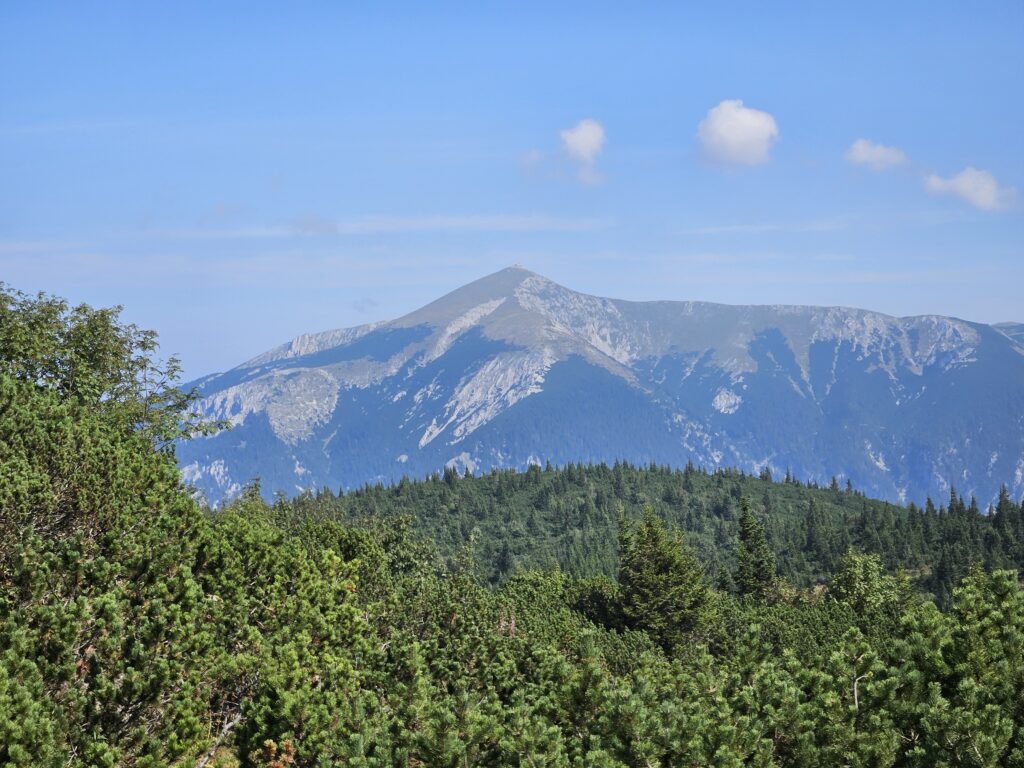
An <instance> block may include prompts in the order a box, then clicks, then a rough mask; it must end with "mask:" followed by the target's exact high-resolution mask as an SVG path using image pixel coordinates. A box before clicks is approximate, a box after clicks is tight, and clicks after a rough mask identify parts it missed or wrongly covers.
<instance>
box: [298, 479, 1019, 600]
mask: <svg viewBox="0 0 1024 768" xmlns="http://www.w3.org/2000/svg"><path fill="white" fill-rule="evenodd" d="M780 480H781V482H776V481H773V480H772V479H771V478H770V477H768V475H767V473H765V474H764V475H762V476H761V477H752V476H749V475H743V474H741V473H739V472H735V471H718V472H715V473H712V474H708V473H706V472H703V471H701V470H698V469H695V468H692V467H688V468H686V469H684V470H670V469H668V468H665V467H649V468H637V467H633V466H630V465H628V464H615V465H614V466H607V465H597V466H583V465H570V466H568V467H566V468H564V469H554V468H550V467H549V468H547V469H541V468H540V467H536V466H534V467H531V468H530V469H529V470H528V471H526V472H515V471H509V470H504V471H494V472H491V473H488V474H486V475H483V476H480V477H472V476H466V475H460V474H459V473H457V472H456V471H455V470H452V469H449V470H447V471H446V472H445V473H444V475H443V476H435V477H434V478H432V479H428V480H425V481H418V482H410V481H403V482H401V483H399V484H397V485H394V486H392V487H387V488H385V487H382V486H376V487H367V488H363V489H360V490H358V491H354V492H352V493H348V494H343V495H341V496H336V495H335V494H333V493H331V492H330V491H324V492H322V493H320V494H315V495H310V494H306V495H303V496H300V497H298V498H296V499H294V500H292V501H290V502H278V505H279V507H280V508H281V509H282V510H287V511H288V515H287V516H288V517H290V518H291V519H296V520H300V521H301V520H306V519H308V518H310V517H312V518H327V519H332V520H339V521H342V522H345V523H353V522H357V521H365V520H366V519H367V518H378V519H384V520H387V519H390V518H398V517H408V518H409V519H410V520H411V521H412V524H413V526H414V527H415V528H416V529H417V530H419V531H420V532H421V533H422V534H424V535H426V536H427V537H429V538H430V539H432V540H433V541H435V542H436V543H437V545H438V547H439V548H440V550H441V551H442V552H444V553H446V554H447V555H449V556H452V555H455V554H456V553H457V552H458V551H459V550H460V549H461V548H462V547H465V546H466V545H467V544H469V543H470V541H471V540H472V543H473V549H474V553H475V555H476V558H477V561H478V563H479V564H480V567H481V569H482V571H483V575H484V577H485V578H486V579H487V580H488V581H491V582H500V581H502V580H504V579H505V578H507V577H508V576H509V575H510V574H512V573H514V572H516V571H519V570H523V569H528V568H552V567H558V568H561V569H562V570H564V571H566V572H567V573H569V574H571V575H574V576H578V577H589V576H595V575H606V576H613V575H614V574H615V573H616V571H617V569H618V565H619V561H618V552H619V542H618V538H617V537H618V529H619V520H620V518H625V519H631V520H632V519H637V518H639V517H640V516H641V514H642V512H643V510H644V509H646V508H650V509H652V510H653V511H654V512H655V513H656V514H657V515H658V517H660V518H661V519H662V520H664V521H666V522H667V523H668V524H669V525H670V526H671V527H674V528H679V529H682V530H684V531H686V532H687V541H688V542H690V543H691V544H692V545H693V546H694V547H695V548H696V550H697V551H698V553H699V555H700V557H701V559H702V560H703V561H704V563H705V564H706V566H707V568H708V572H709V573H708V577H709V579H711V580H712V581H717V580H718V579H720V578H723V577H727V574H728V573H730V572H731V571H732V570H733V569H734V567H735V563H734V560H733V558H734V554H735V528H736V519H737V517H738V514H739V504H740V498H741V497H743V496H746V497H748V498H749V499H751V501H752V505H753V507H754V508H755V510H756V511H757V512H758V513H759V515H763V520H764V524H765V529H766V534H767V537H768V543H769V544H770V546H771V548H772V550H774V551H775V552H776V554H777V556H778V562H779V571H780V573H781V574H782V575H783V576H785V577H786V578H787V579H788V580H789V581H790V582H792V583H793V584H796V585H798V586H810V585H813V584H815V583H818V582H823V581H825V580H827V578H828V577H829V575H830V574H832V573H833V572H834V571H835V570H836V569H837V568H838V566H839V563H840V560H841V558H842V556H843V555H844V554H846V552H847V551H848V550H849V549H850V548H851V547H852V548H855V549H859V550H861V551H864V552H869V553H872V554H877V555H879V556H880V557H881V559H882V562H883V564H884V565H885V566H886V567H887V568H889V569H890V570H897V569H901V568H902V569H904V570H906V571H908V572H909V573H910V574H911V575H912V576H913V577H914V578H916V579H917V580H918V582H919V584H920V586H921V587H922V588H923V589H925V590H926V591H928V592H931V593H933V594H935V595H936V596H937V598H938V599H939V602H940V603H941V604H946V603H948V600H949V598H950V596H951V594H952V588H953V586H954V585H955V584H956V583H957V582H958V581H959V579H960V578H961V577H962V576H963V575H964V574H966V572H967V571H968V569H969V567H970V565H971V564H972V563H975V562H976V563H981V564H984V565H985V566H987V567H989V568H1021V567H1024V504H1022V505H1019V506H1018V505H1017V504H1016V503H1014V502H1012V501H1011V500H1010V498H1009V496H1008V495H1005V494H1003V495H1001V496H1000V501H999V504H998V505H997V506H996V507H995V508H993V509H992V510H982V509H980V508H979V507H978V506H976V505H974V504H972V503H970V502H965V500H964V499H963V498H962V497H960V496H959V495H956V496H953V497H952V498H947V499H941V500H936V502H935V503H934V504H931V503H929V504H927V505H925V507H924V508H918V507H916V506H914V505H910V506H909V507H900V506H896V505H893V504H890V503H888V502H885V501H878V500H874V499H869V498H866V497H865V496H863V495H862V494H861V493H858V492H856V491H854V490H853V489H851V488H846V487H840V486H839V485H838V484H837V485H836V486H834V487H824V488H818V487H813V486H808V485H805V484H802V483H799V482H796V481H792V480H786V479H782V478H780ZM985 511H988V512H991V514H989V515H985V514H983V512H985Z"/></svg>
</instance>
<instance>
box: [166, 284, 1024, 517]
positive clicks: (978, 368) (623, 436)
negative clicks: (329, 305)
mask: <svg viewBox="0 0 1024 768" xmlns="http://www.w3.org/2000/svg"><path fill="white" fill-rule="evenodd" d="M1011 335H1012V333H1008V332H1007V330H1006V328H1005V327H1003V328H1001V329H996V328H994V327H992V326H988V325H983V324H979V323H970V322H965V321H962V320H957V319H953V318H948V317H937V316H925V317H909V318H896V317H890V316H887V315H882V314H878V313H875V312H867V311H863V310H857V309H847V308H841V307H796V306H726V305H721V304H708V303H700V302H672V301H661V302H641V303H638V302H629V301H620V300H615V299H604V298H598V297H594V296H588V295H585V294H581V293H576V292H574V291H571V290H569V289H567V288H564V287H562V286H560V285H557V284H556V283H553V282H551V281H550V280H547V279H545V278H543V277H541V276H540V275H536V274H533V273H532V272H528V271H526V270H524V269H519V268H511V269H506V270H503V271H501V272H498V273H496V274H493V275H490V276H489V277H486V278H483V279H481V280H477V281H476V282H473V283H470V284H469V285H466V286H464V287H463V288H460V289H458V290H456V291H454V292H452V293H450V294H448V295H447V296H444V297H443V298H441V299H439V300H437V301H435V302H433V303H432V304H429V305H427V306H425V307H423V308H422V309H419V310H417V311H415V312H413V313H411V314H409V315H406V316H405V317H402V318H399V319H397V320H393V321H391V322H386V323H376V324H372V325H366V326H361V327H358V328H351V329H346V330H338V331H329V332H327V333H320V334H312V335H306V336H301V337H299V338H297V339H295V340H293V341H291V342H289V343H287V344H284V345H281V346H280V347H277V348H275V349H272V350H270V351H268V352H266V353H264V354H262V355H260V356H258V357H256V358H254V359H252V360H250V361H248V362H246V363H243V364H242V365H240V366H238V367H237V368H234V369H232V370H230V371H228V372H227V373H223V374H217V375H214V376H209V377H207V378H205V379H203V380H200V381H199V382H197V386H198V387H199V389H200V391H201V392H202V394H203V400H202V407H203V409H204V411H205V412H206V413H207V414H208V415H210V416H213V417H218V418H225V419H228V420H230V421H231V422H232V423H233V424H234V427H235V428H234V429H232V430H231V431H229V432H225V433H222V434H219V435H216V436H214V437H211V438H207V439H199V440H195V441H192V442H190V443H187V444H184V445H182V446H181V448H180V450H179V457H180V463H181V467H182V474H183V476H184V477H185V479H186V480H188V481H189V482H191V483H193V484H194V485H195V486H196V487H197V488H199V489H200V490H201V491H202V492H203V493H204V494H205V495H206V496H207V498H208V499H210V500H211V501H213V502H217V501H220V500H222V499H224V498H230V497H231V496H233V495H235V494H237V493H238V492H239V491H240V490H241V488H242V486H243V485H244V484H245V483H246V482H247V481H248V480H249V479H250V478H252V477H255V476H259V477H260V478H262V480H263V488H264V490H265V492H266V493H267V495H268V497H269V496H270V494H272V493H273V492H274V491H277V490H281V491H283V492H284V493H285V494H289V495H291V494H295V493H297V492H300V491H302V490H303V489H308V488H320V487H323V486H325V485H327V486H331V487H334V488H337V487H339V486H343V487H346V488H352V487H355V486H359V485H361V484H363V483H365V482H368V481H369V482H375V481H383V482H390V481H397V480H398V479H400V478H401V477H402V476H403V475H408V476H410V477H423V476H425V475H427V474H429V473H431V472H434V471H438V470H440V469H442V468H444V467H445V466H453V467H455V468H456V469H458V470H459V471H462V470H463V469H467V468H468V469H470V470H473V471H482V470H483V471H486V470H489V469H490V468H492V467H512V468H519V469H525V468H526V466H527V465H528V464H530V463H531V462H540V463H544V462H545V461H551V462H553V463H555V464H559V465H561V464H566V463H569V462H577V461H583V462H601V461H606V462H609V463H610V462H613V461H615V460H616V459H623V460H628V461H631V462H634V463H638V464H647V463H649V462H651V461H656V462H658V463H665V464H671V465H673V466H678V467H681V466H684V465H686V463H687V462H688V461H693V462H694V463H695V464H697V465H699V466H704V467H719V466H735V467H739V468H741V469H743V470H745V471H748V472H752V473H755V474H756V473H757V472H759V471H760V470H761V469H762V468H765V467H769V468H771V470H772V471H773V472H774V473H775V474H777V475H778V474H781V473H783V472H785V471H786V470H787V469H788V470H791V471H792V472H793V473H794V475H795V476H797V477H800V478H803V479H811V480H816V481H818V482H827V481H828V480H829V479H830V478H831V477H832V476H833V475H834V476H836V477H838V478H839V480H840V482H845V481H846V480H847V479H850V480H852V481H853V483H854V484H855V485H856V486H857V487H858V488H863V489H864V490H865V491H866V492H868V493H869V494H871V495H872V496H876V497H880V498H885V499H889V500H892V501H899V500H916V501H918V502H919V503H920V502H923V500H924V498H925V496H926V495H928V494H931V495H933V496H935V497H939V496H946V495H948V493H949V490H950V485H951V484H952V485H955V486H956V487H957V488H958V489H960V490H961V491H962V492H963V493H965V494H967V495H968V496H969V495H971V494H974V495H976V496H977V497H978V498H979V499H981V500H982V502H983V503H987V502H989V501H991V500H994V499H995V497H996V494H997V492H998V490H999V487H1000V485H1001V484H1002V483H1006V484H1008V485H1009V486H1010V491H1011V493H1012V494H1013V495H1014V497H1017V498H1019V497H1020V496H1021V495H1022V494H1024V347H1022V346H1021V345H1019V344H1018V343H1017V342H1015V341H1014V340H1013V339H1012V338H1011Z"/></svg>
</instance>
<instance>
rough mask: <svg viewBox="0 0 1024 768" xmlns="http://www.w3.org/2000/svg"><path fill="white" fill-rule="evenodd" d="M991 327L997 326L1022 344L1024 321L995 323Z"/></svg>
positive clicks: (1023, 339)
mask: <svg viewBox="0 0 1024 768" xmlns="http://www.w3.org/2000/svg"><path fill="white" fill-rule="evenodd" d="M992 327H993V328H998V329H999V330H1000V331H1002V332H1003V333H1005V334H1006V335H1007V336H1009V337H1010V338H1011V339H1013V340H1014V341H1016V342H1017V343H1018V344H1024V323H996V324H995V325H994V326H992Z"/></svg>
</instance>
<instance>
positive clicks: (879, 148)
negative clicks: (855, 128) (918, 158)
mask: <svg viewBox="0 0 1024 768" xmlns="http://www.w3.org/2000/svg"><path fill="white" fill-rule="evenodd" d="M846 160H847V162H850V163H853V164H854V165H866V166H868V168H871V169H872V170H874V171H884V170H885V169H886V168H893V167H895V166H897V165H904V164H905V163H906V162H907V156H906V155H905V154H904V153H903V150H901V149H898V148H897V147H887V146H885V145H884V144H875V142H873V141H871V140H870V139H857V140H856V141H855V142H853V144H851V145H850V148H849V149H848V150H846Z"/></svg>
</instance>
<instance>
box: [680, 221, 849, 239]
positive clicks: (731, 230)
mask: <svg viewBox="0 0 1024 768" xmlns="http://www.w3.org/2000/svg"><path fill="white" fill-rule="evenodd" d="M848 226H849V219H848V218H834V219H813V220H810V221H795V222H776V223H767V222H764V223H737V224H719V225H712V226H707V227H695V228H693V229H688V230H685V231H684V232H683V234H687V235H759V234H768V233H773V232H837V231H839V230H842V229H846V228H847V227H848Z"/></svg>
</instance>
